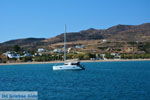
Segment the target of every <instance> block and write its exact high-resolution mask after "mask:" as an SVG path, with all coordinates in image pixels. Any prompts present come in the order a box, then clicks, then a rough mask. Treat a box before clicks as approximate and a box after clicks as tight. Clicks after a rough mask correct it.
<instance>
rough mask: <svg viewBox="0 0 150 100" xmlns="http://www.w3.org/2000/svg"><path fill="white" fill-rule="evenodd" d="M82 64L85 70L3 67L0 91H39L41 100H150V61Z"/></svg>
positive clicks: (21, 66) (39, 66)
mask: <svg viewBox="0 0 150 100" xmlns="http://www.w3.org/2000/svg"><path fill="white" fill-rule="evenodd" d="M82 64H84V65H85V68H86V70H82V71H53V70H52V66H53V65H54V64H34V65H32V64H31V65H5V66H0V91H38V94H39V100H150V61H132V62H130V61H129V62H96V63H82Z"/></svg>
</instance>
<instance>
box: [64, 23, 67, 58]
mask: <svg viewBox="0 0 150 100" xmlns="http://www.w3.org/2000/svg"><path fill="white" fill-rule="evenodd" d="M66 30H67V27H66V24H65V33H64V61H66V33H67V31H66Z"/></svg>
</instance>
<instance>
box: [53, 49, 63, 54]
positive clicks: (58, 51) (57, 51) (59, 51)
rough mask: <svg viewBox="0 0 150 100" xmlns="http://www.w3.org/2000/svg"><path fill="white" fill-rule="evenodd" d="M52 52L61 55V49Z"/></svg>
mask: <svg viewBox="0 0 150 100" xmlns="http://www.w3.org/2000/svg"><path fill="white" fill-rule="evenodd" d="M53 52H54V53H62V52H63V51H62V49H54V50H53Z"/></svg>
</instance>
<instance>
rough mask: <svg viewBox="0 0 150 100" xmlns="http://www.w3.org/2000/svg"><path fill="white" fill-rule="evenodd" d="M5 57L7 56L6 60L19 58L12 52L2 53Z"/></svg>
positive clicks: (18, 55)
mask: <svg viewBox="0 0 150 100" xmlns="http://www.w3.org/2000/svg"><path fill="white" fill-rule="evenodd" d="M4 55H5V56H7V57H8V58H17V59H18V58H20V54H17V53H16V52H14V51H7V52H6V53H4Z"/></svg>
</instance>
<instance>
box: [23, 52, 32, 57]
mask: <svg viewBox="0 0 150 100" xmlns="http://www.w3.org/2000/svg"><path fill="white" fill-rule="evenodd" d="M23 53H24V55H23V56H22V57H31V56H32V55H31V54H30V53H29V52H23Z"/></svg>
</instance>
